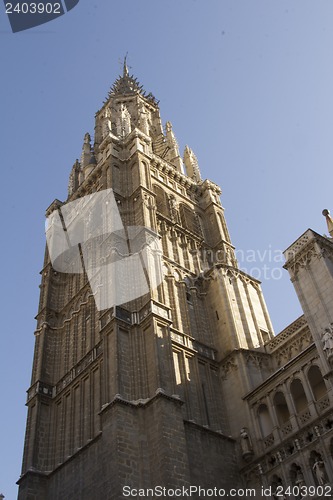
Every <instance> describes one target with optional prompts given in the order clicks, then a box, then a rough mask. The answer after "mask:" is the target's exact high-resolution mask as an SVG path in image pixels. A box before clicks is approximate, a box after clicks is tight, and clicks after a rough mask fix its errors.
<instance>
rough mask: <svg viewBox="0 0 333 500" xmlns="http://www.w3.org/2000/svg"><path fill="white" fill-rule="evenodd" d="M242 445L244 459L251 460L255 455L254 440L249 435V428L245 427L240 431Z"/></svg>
mask: <svg viewBox="0 0 333 500" xmlns="http://www.w3.org/2000/svg"><path fill="white" fill-rule="evenodd" d="M240 445H241V449H242V457H243V459H244V460H250V459H251V457H252V456H253V455H254V452H253V446H252V440H251V437H250V435H249V432H248V429H247V428H246V427H243V428H242V429H241V431H240Z"/></svg>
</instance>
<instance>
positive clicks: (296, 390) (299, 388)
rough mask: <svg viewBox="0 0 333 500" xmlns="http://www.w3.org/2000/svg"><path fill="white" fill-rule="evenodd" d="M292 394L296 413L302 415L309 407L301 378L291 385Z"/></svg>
mask: <svg viewBox="0 0 333 500" xmlns="http://www.w3.org/2000/svg"><path fill="white" fill-rule="evenodd" d="M290 393H291V396H292V398H293V402H294V406H295V410H296V413H300V412H301V411H303V410H304V409H305V408H306V407H307V406H308V400H307V398H306V395H305V391H304V387H303V384H302V382H301V381H300V379H299V378H295V379H294V380H293V381H292V382H291V384H290Z"/></svg>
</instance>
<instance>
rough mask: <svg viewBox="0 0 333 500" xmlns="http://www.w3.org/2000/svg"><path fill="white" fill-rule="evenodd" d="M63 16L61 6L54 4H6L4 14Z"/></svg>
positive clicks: (57, 3)
mask: <svg viewBox="0 0 333 500" xmlns="http://www.w3.org/2000/svg"><path fill="white" fill-rule="evenodd" d="M15 13H16V14H63V12H62V9H61V4H60V3H59V2H56V3H51V2H49V3H41V2H39V3H27V2H16V3H10V2H8V3H6V14H15Z"/></svg>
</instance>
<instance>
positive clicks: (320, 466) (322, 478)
mask: <svg viewBox="0 0 333 500" xmlns="http://www.w3.org/2000/svg"><path fill="white" fill-rule="evenodd" d="M312 469H313V471H314V473H315V476H316V478H317V481H318V484H319V485H320V486H323V485H324V484H327V482H328V480H327V475H326V469H325V464H324V462H323V461H322V460H321V457H320V456H317V458H316V461H315V463H314V465H313V467H312Z"/></svg>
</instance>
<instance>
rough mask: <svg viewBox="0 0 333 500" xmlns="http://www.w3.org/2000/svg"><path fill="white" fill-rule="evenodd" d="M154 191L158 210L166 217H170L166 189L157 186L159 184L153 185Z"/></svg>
mask: <svg viewBox="0 0 333 500" xmlns="http://www.w3.org/2000/svg"><path fill="white" fill-rule="evenodd" d="M153 191H154V193H155V202H156V209H157V211H158V212H160V214H162V215H164V216H166V217H170V210H169V204H168V200H167V197H166V193H165V191H164V190H163V189H162V188H161V187H160V186H157V184H154V185H153Z"/></svg>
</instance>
